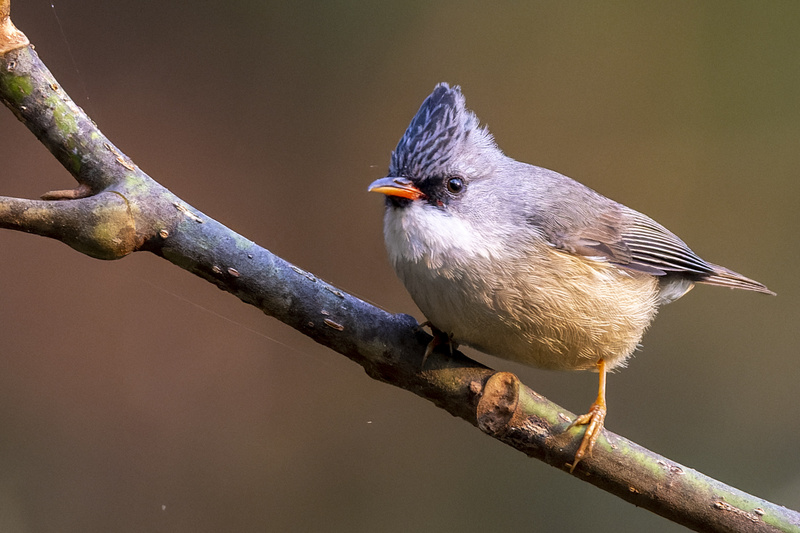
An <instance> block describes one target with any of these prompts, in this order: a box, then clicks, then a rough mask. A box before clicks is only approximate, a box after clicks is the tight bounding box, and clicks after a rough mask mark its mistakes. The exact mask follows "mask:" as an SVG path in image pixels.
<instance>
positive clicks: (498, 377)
mask: <svg viewBox="0 0 800 533" xmlns="http://www.w3.org/2000/svg"><path fill="white" fill-rule="evenodd" d="M519 386H520V382H519V378H517V376H515V375H514V374H512V373H510V372H496V373H494V374H492V375H491V376H490V377H489V379H487V380H486V384H485V385H484V387H483V394H482V395H481V398H480V400H479V401H478V408H477V420H478V427H479V428H480V429H481V431H483V432H484V433H488V434H489V435H492V436H495V437H497V436H499V435H502V434H503V433H504V432H505V431H506V429H507V427H508V423H509V422H510V421H511V418H512V417H513V416H514V413H515V412H516V410H517V406H518V405H519ZM470 390H471V391H474V387H473V385H472V384H470Z"/></svg>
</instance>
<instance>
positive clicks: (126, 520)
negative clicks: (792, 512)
mask: <svg viewBox="0 0 800 533" xmlns="http://www.w3.org/2000/svg"><path fill="white" fill-rule="evenodd" d="M519 4H520V3H513V2H509V3H495V4H494V5H493V6H492V7H488V6H487V5H485V4H483V3H478V2H466V3H464V2H433V3H430V2H403V3H398V2H383V3H370V2H308V1H306V2H292V3H283V2H270V1H267V2H264V1H260V2H256V1H228V2H192V3H186V2H163V1H153V0H147V1H141V0H140V1H137V2H122V1H117V0H102V1H101V0H85V1H82V2H61V1H59V0H56V1H55V9H53V8H52V7H51V5H50V2H49V1H48V0H27V1H24V2H23V1H21V0H14V2H13V5H12V13H13V18H14V20H15V22H16V24H17V26H19V27H20V28H21V29H22V30H23V31H24V32H25V33H26V34H27V35H28V37H29V38H30V39H31V41H32V42H33V43H35V45H36V49H37V51H38V52H39V54H40V56H41V57H42V59H43V60H44V61H45V63H46V64H47V65H48V66H49V68H50V69H51V70H52V71H53V72H54V74H55V75H56V77H57V78H58V79H59V80H60V82H61V84H62V85H63V86H64V87H65V88H66V89H67V91H68V92H69V93H70V94H71V96H72V97H73V98H74V99H75V100H76V101H77V102H78V103H79V104H80V105H81V106H83V107H84V108H85V109H86V110H87V111H88V113H89V114H90V115H91V116H92V117H93V118H94V119H95V121H96V122H97V123H98V124H99V126H100V127H101V129H102V130H103V131H104V132H105V133H106V134H107V135H108V136H109V137H110V138H111V139H112V140H113V141H114V142H115V143H116V144H117V145H118V146H119V147H120V148H121V149H122V150H123V151H125V152H126V153H127V154H128V155H129V156H131V157H132V158H133V159H134V160H135V161H136V162H137V163H138V164H139V165H140V166H141V167H142V168H143V169H144V170H145V171H147V172H149V173H150V174H151V175H152V176H153V177H154V178H155V179H156V180H158V181H160V182H161V183H162V184H164V185H165V186H167V187H168V188H170V189H171V190H172V191H174V192H175V193H177V194H178V195H179V196H181V197H182V198H183V199H185V200H186V201H187V202H189V203H191V204H192V205H194V206H196V207H197V208H198V209H201V210H202V211H204V212H205V213H207V214H208V215H210V216H212V217H215V218H217V219H218V220H220V221H221V222H223V223H225V224H227V225H229V226H230V227H231V228H233V229H235V230H237V231H238V232H240V233H242V234H244V235H245V236H247V237H248V238H250V239H253V240H255V241H256V242H258V243H259V244H261V245H263V246H265V247H267V248H269V249H270V250H272V251H273V252H275V253H277V254H278V255H281V256H282V257H284V258H286V259H288V260H290V261H292V262H294V263H296V264H297V265H299V266H301V267H303V268H305V269H308V270H310V271H312V272H314V273H315V274H317V275H319V276H321V277H323V278H325V279H327V280H329V281H330V282H332V283H334V284H336V285H338V286H339V287H342V288H344V289H346V290H348V291H351V292H353V293H355V294H357V295H359V296H361V297H362V298H365V299H367V300H369V301H372V302H374V303H376V304H378V305H381V306H383V307H385V308H387V309H389V310H392V311H397V312H407V313H411V314H414V315H415V316H417V317H418V318H420V319H421V317H420V314H419V312H418V311H417V309H416V308H415V306H414V305H413V303H412V302H411V300H410V298H409V297H408V296H407V294H406V293H405V291H404V289H403V288H402V286H401V285H400V283H399V282H398V281H397V280H396V279H395V276H394V274H393V272H392V270H391V268H390V266H389V265H388V263H387V261H386V259H385V253H384V249H383V241H382V236H381V216H382V210H383V200H382V198H380V197H378V195H371V194H368V193H367V192H366V186H367V184H369V183H370V181H372V180H373V179H375V178H377V177H381V176H383V175H384V172H385V170H386V167H387V165H388V160H389V154H390V152H391V150H392V149H393V148H394V146H395V144H396V142H397V140H398V139H399V138H400V136H401V135H402V133H403V131H404V129H405V127H406V126H407V124H408V122H409V120H410V119H411V117H412V116H413V115H414V113H415V112H416V110H417V108H418V107H419V105H420V103H421V102H422V100H423V99H424V98H425V96H426V95H427V94H428V93H429V92H430V91H431V89H432V88H433V87H434V85H435V84H436V83H437V82H439V81H448V82H450V83H453V84H460V85H461V86H462V88H463V91H464V93H465V95H466V97H467V103H468V105H469V106H470V107H471V108H472V109H474V110H475V111H476V113H477V114H478V116H479V117H480V118H481V119H482V121H484V122H486V123H487V124H488V125H489V127H490V128H491V130H492V132H493V133H494V134H495V137H496V139H497V141H498V143H499V145H500V146H501V147H502V148H503V149H504V150H505V152H506V153H508V154H509V155H511V156H513V157H515V158H517V159H520V160H524V161H528V162H531V163H536V164H538V165H541V166H545V167H548V168H553V169H556V170H558V171H561V172H563V173H565V174H567V175H569V176H572V177H574V178H576V179H578V180H580V181H583V182H584V183H586V184H587V185H589V186H591V187H593V188H595V189H597V190H598V191H600V192H602V193H604V194H606V195H607V196H610V197H612V198H614V199H616V200H618V201H621V202H623V203H626V204H628V205H630V206H631V207H634V208H636V209H638V210H640V211H643V212H645V213H647V214H649V215H650V216H652V217H654V218H655V219H656V220H658V221H660V222H661V223H663V224H665V225H666V226H667V227H669V228H670V229H672V230H673V231H675V232H676V233H677V234H678V235H679V236H681V237H682V238H683V239H684V240H686V241H687V242H688V243H689V244H690V245H691V246H692V247H693V248H694V249H695V250H696V251H697V252H698V253H700V255H702V256H703V257H704V258H706V259H708V260H711V261H714V262H717V263H720V264H723V265H726V266H728V267H731V268H733V269H735V270H738V271H740V272H742V273H744V274H746V275H748V276H752V277H754V278H755V279H758V280H759V281H762V282H764V283H766V284H767V285H768V286H769V287H770V288H771V289H773V290H774V291H776V292H777V293H778V297H777V298H770V297H766V296H762V295H758V294H748V293H744V292H732V291H727V290H723V289H718V288H710V287H699V288H697V289H696V290H695V291H693V292H692V293H691V294H690V295H688V296H687V297H686V298H684V299H682V300H680V301H679V302H677V303H675V304H672V305H671V306H668V307H666V308H665V309H663V311H662V313H661V316H660V318H659V319H658V320H657V321H656V322H655V325H654V326H653V328H652V329H651V330H650V332H649V333H648V334H647V335H646V337H645V339H644V347H643V349H642V350H641V351H639V352H638V354H637V356H636V357H635V358H634V359H633V360H632V361H631V363H630V366H629V368H628V369H626V370H624V371H622V372H620V373H617V374H615V375H612V376H611V377H610V380H609V404H610V414H609V417H608V420H607V426H608V428H609V429H611V430H612V431H615V432H618V433H621V434H623V435H625V436H627V437H629V438H631V439H633V440H634V441H636V442H639V443H640V444H642V445H645V446H647V447H650V448H652V449H653V450H656V451H658V452H660V453H662V454H664V455H666V456H668V457H670V458H672V459H674V460H676V461H679V462H681V463H683V464H684V465H687V466H690V467H693V468H697V469H699V470H701V471H703V472H705V473H707V474H709V475H711V476H714V477H717V478H718V479H720V480H722V481H724V482H726V483H729V484H732V485H734V486H736V487H738V488H740V489H743V490H746V491H749V492H752V493H754V494H756V495H759V496H762V497H764V498H767V499H769V500H772V501H774V502H776V503H780V504H783V505H786V506H789V507H792V508H795V509H798V508H800V451H798V450H800V410H798V409H797V404H798V387H797V383H798V381H800V364H798V344H800V343H799V339H800V330H799V328H798V322H799V321H800V306H798V301H799V300H800V289H799V288H798V282H797V274H796V273H795V271H794V267H795V266H796V265H797V264H798V261H799V259H800V257H798V256H799V255H800V247H798V245H797V241H798V229H799V228H800V214H798V212H799V211H800V210H798V193H800V184H799V183H798V174H799V173H800V105H798V95H799V94H800V63H799V60H798V50H800V31H798V28H800V4H798V3H796V2H791V1H785V2H769V3H762V2H755V1H751V2H737V3H731V2H723V1H720V2H704V3H695V2H665V3H661V4H657V3H644V4H643V3H639V2H606V3H601V4H598V3H594V2H570V3H562V2H536V3H531V4H530V5H528V6H525V7H522V6H520V5H519ZM0 139H2V141H1V142H0V194H3V195H8V196H22V197H37V196H38V195H40V194H42V193H43V192H44V191H46V190H51V189H59V188H68V187H71V186H72V184H73V183H74V182H73V181H72V180H71V177H70V176H69V175H68V174H67V173H66V171H64V170H63V169H62V168H60V167H59V166H58V165H57V164H56V163H55V162H54V160H53V158H52V157H51V156H50V154H49V153H48V152H47V151H46V150H45V149H44V148H43V147H42V146H41V145H39V144H38V143H37V142H36V140H35V139H34V138H33V136H32V135H30V133H29V132H28V131H27V130H26V129H25V128H24V127H23V126H22V125H21V124H19V123H17V122H16V120H15V119H14V117H13V116H12V115H11V113H9V112H7V111H6V110H4V109H3V110H0ZM0 280H1V281H0V284H1V285H0V294H1V295H2V296H1V297H2V300H1V301H0V346H2V357H0V365H2V366H1V367H0V530H2V531H12V532H17V531H18V532H49V531H121V532H128V531H131V532H134V531H136V532H138V531H165V532H203V531H208V532H212V531H365V532H366V531H383V532H392V531H398V532H399V531H483V530H490V531H503V530H510V529H511V528H523V529H525V530H528V531H573V532H584V531H592V532H597V531H643V530H647V531H654V532H656V531H657V532H661V531H681V530H682V528H679V527H678V526H676V525H674V524H672V523H670V522H667V521H666V520H664V519H662V518H659V517H657V516H655V515H652V514H650V513H648V512H646V511H643V510H640V509H637V508H635V507H633V506H631V505H629V504H627V503H624V502H622V501H621V500H618V499H617V498H614V497H612V496H610V495H607V494H605V493H603V492H601V491H599V490H597V489H595V488H593V487H591V486H590V485H588V484H586V483H582V482H580V481H578V480H576V479H573V478H571V477H569V476H567V475H564V474H563V473H562V472H559V471H557V470H555V469H552V468H549V467H547V466H545V465H543V464H541V463H539V462H537V461H531V460H528V459H526V458H525V457H524V456H523V455H521V454H519V453H518V452H515V451H513V450H511V449H509V448H507V447H505V446H503V445H501V444H499V443H497V442H495V441H493V440H492V439H490V438H487V437H485V436H483V435H481V434H480V432H479V431H477V430H476V429H474V428H472V427H471V426H469V425H468V424H466V423H465V422H463V421H461V420H457V419H454V418H452V417H450V416H449V415H447V414H445V413H444V412H443V411H440V410H438V409H436V408H435V407H433V406H432V405H431V404H428V403H426V402H424V401H422V400H420V399H419V398H417V397H416V396H413V395H411V394H409V393H407V392H404V391H401V390H398V389H394V388H392V387H389V386H386V385H383V384H380V383H377V382H374V381H372V380H371V379H369V378H368V377H367V376H366V375H365V374H364V372H363V371H362V370H361V369H360V368H359V367H357V366H356V365H354V364H353V363H350V362H349V361H347V360H346V359H344V358H343V357H342V356H339V355H337V354H335V353H333V352H330V351H328V350H326V349H323V348H321V347H319V346H317V345H316V344H314V343H313V342H311V341H309V340H307V339H306V338H304V337H303V336H301V335H300V334H298V333H296V332H294V331H293V330H291V329H289V328H287V327H286V326H283V325H282V324H280V323H278V322H277V321H275V320H273V319H271V318H268V317H265V316H263V315H262V314H260V313H259V312H258V311H257V310H255V309H252V308H249V307H247V306H245V305H244V304H241V303H239V302H238V301H237V300H236V299H234V298H233V297H231V296H229V295H227V294H225V293H222V292H220V291H218V290H216V289H215V288H214V287H212V286H211V285H209V284H208V283H205V282H203V281H201V280H199V279H196V278H194V277H193V276H192V275H190V274H188V273H186V272H184V271H182V270H180V269H178V268H176V267H174V266H173V265H171V264H169V263H167V262H166V261H163V260H161V259H158V258H156V257H154V256H152V255H149V254H134V255H133V256H131V257H128V258H126V259H124V260H122V261H118V262H110V263H104V262H100V261H97V260H93V259H89V258H87V257H85V256H82V255H80V254H78V253H77V252H74V251H73V250H71V249H70V248H68V247H66V246H64V245H63V244H61V243H58V242H55V241H49V240H46V239H43V238H39V237H34V236H30V235H25V234H20V233H13V232H8V231H4V232H0ZM474 355H475V357H476V358H478V359H479V360H481V361H483V362H485V363H487V364H489V365H491V366H494V367H496V368H500V369H505V370H511V371H514V372H517V373H518V374H519V375H520V376H521V378H522V379H523V381H525V382H526V383H527V384H528V385H530V386H532V387H533V388H534V389H535V390H537V391H539V392H540V393H542V394H544V395H546V396H548V397H549V398H551V399H552V400H554V401H556V402H558V403H560V404H561V405H563V406H565V407H567V408H569V409H571V410H573V411H581V412H583V411H584V410H585V409H586V408H588V406H589V404H590V403H591V401H592V400H593V399H594V394H595V386H596V385H595V384H596V376H595V375H593V374H588V373H569V374H567V373H564V374H559V373H553V372H545V371H538V370H534V369H529V368H524V367H520V366H517V365H514V364H512V363H509V362H506V361H502V360H498V359H494V358H491V357H488V356H485V355H482V354H474Z"/></svg>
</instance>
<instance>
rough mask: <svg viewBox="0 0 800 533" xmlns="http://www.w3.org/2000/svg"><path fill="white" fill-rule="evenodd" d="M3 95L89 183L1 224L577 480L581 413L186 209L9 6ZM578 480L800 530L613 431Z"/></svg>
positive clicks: (3, 29) (689, 517)
mask: <svg viewBox="0 0 800 533" xmlns="http://www.w3.org/2000/svg"><path fill="white" fill-rule="evenodd" d="M0 99H2V100H3V102H4V103H5V104H6V106H7V107H8V108H9V109H10V110H11V111H12V112H13V113H14V114H15V116H16V117H17V118H18V119H19V120H20V121H22V122H23V123H24V124H25V125H26V126H27V127H28V128H29V129H30V130H31V131H32V132H33V134H34V135H35V136H36V137H37V138H38V139H39V140H40V141H41V142H42V143H43V144H44V145H45V146H46V147H47V148H48V149H49V150H50V151H51V152H52V153H53V155H54V156H55V157H56V159H58V161H59V162H61V164H62V165H63V166H64V167H65V168H67V170H69V171H70V173H71V174H72V175H73V176H74V177H75V179H76V180H77V182H78V186H77V187H76V188H75V189H73V190H68V191H51V192H49V193H46V194H45V195H44V196H43V199H42V200H27V199H19V198H8V197H0V227H2V228H7V229H13V230H18V231H25V232H29V233H35V234H38V235H43V236H46V237H50V238H53V239H57V240H60V241H62V242H64V243H66V244H68V245H69V246H71V247H72V248H74V249H76V250H78V251H79V252H81V253H84V254H86V255H89V256H91V257H95V258H98V259H119V258H122V257H124V256H126V255H128V254H129V253H131V252H134V251H149V252H152V253H154V254H156V255H158V256H161V257H163V258H165V259H167V260H168V261H170V262H172V263H174V264H176V265H178V266H179V267H181V268H183V269H185V270H188V271H189V272H192V273H194V274H196V275H198V276H200V277H202V278H203V279H206V280H207V281H209V282H211V283H213V284H215V285H216V286H217V287H219V288H220V289H222V290H225V291H228V292H230V293H232V294H234V295H235V296H237V297H238V298H240V299H241V300H242V301H243V302H246V303H248V304H251V305H253V306H256V307H258V308H259V309H261V310H262V311H264V312H265V313H266V314H269V315H271V316H273V317H275V318H277V319H278V320H281V321H282V322H285V323H286V324H288V325H290V326H292V327H293V328H295V329H297V330H298V331H300V332H301V333H303V334H305V335H307V336H309V337H311V338H312V339H314V340H315V341H317V342H319V343H320V344H323V345H325V346H327V347H329V348H331V349H333V350H336V351H337V352H339V353H341V354H343V355H345V356H346V357H348V358H350V359H352V360H353V361H355V362H356V363H358V364H360V365H361V366H363V367H364V369H365V370H366V372H367V374H369V375H370V376H371V377H373V378H374V379H377V380H380V381H383V382H386V383H389V384H392V385H394V386H397V387H400V388H403V389H406V390H408V391H411V392H413V393H415V394H417V395H418V396H421V397H423V398H425V399H427V400H430V401H431V402H433V403H434V404H435V405H437V406H438V407H440V408H442V409H445V410H446V411H448V412H449V413H451V414H452V415H454V416H458V417H460V418H463V419H464V420H466V421H468V422H469V423H471V424H472V425H474V426H476V427H478V428H480V429H481V430H482V431H483V432H485V433H487V434H488V435H491V436H492V437H494V438H496V439H498V440H500V441H502V442H504V443H506V444H508V445H509V446H512V447H514V448H516V449H518V450H520V451H522V452H523V453H525V454H526V455H528V456H530V457H536V458H538V459H540V460H542V461H544V462H546V463H548V464H550V465H552V466H554V467H556V468H559V469H561V470H563V471H565V472H568V470H569V465H568V463H569V462H570V461H571V460H572V458H573V456H574V452H575V448H576V446H577V444H578V442H579V440H580V439H579V436H580V435H581V433H582V431H583V429H582V428H573V429H568V426H569V424H570V422H571V421H572V419H573V418H574V415H573V414H572V413H569V412H567V411H566V410H564V409H562V408H561V407H559V406H557V405H555V404H553V403H552V402H550V401H548V400H547V399H545V398H543V397H541V396H540V395H538V394H536V393H535V392H533V391H532V390H531V389H529V388H528V387H526V386H524V385H522V384H521V383H520V382H519V380H518V379H517V377H516V376H514V375H513V374H509V373H505V372H495V371H493V370H491V369H489V368H486V367H484V366H483V365H481V364H479V363H477V362H475V361H472V360H470V359H468V358H467V357H465V356H464V355H463V354H461V353H460V352H456V353H454V354H450V353H449V351H448V350H447V349H446V348H445V349H444V350H438V351H436V352H434V353H433V354H432V355H431V356H430V357H429V358H428V360H427V362H426V363H425V365H424V368H422V354H423V353H424V351H425V347H426V346H427V344H428V342H429V340H430V336H429V335H427V334H426V333H425V332H423V331H422V330H421V329H420V326H419V325H418V324H417V323H416V321H415V320H414V319H413V318H412V317H410V316H408V315H395V314H391V313H388V312H386V311H384V310H382V309H378V308H376V307H374V306H372V305H370V304H368V303H365V302H363V301H361V300H359V299H358V298H355V297H353V296H351V295H349V294H347V293H345V292H343V291H341V290H339V289H337V288H336V287H334V286H332V285H330V284H328V283H326V282H325V281H323V280H321V279H319V278H317V277H316V276H314V275H313V274H311V273H309V272H306V271H304V270H302V269H300V268H298V267H296V266H294V265H291V264H289V263H288V262H286V261H284V260H283V259H281V258H279V257H277V256H275V255H273V254H272V253H270V252H269V251H268V250H266V249H264V248H262V247H260V246H258V245H256V244H255V243H253V242H252V241H250V240H248V239H247V238H245V237H243V236H241V235H239V234H237V233H235V232H233V231H232V230H230V229H228V228H227V227H225V226H223V225H222V224H220V223H219V222H217V221H215V220H213V219H212V218H210V217H208V216H207V215H205V214H203V213H202V212H200V211H198V210H196V209H195V208H193V207H191V206H189V205H188V204H186V203H185V202H183V201H182V200H181V199H180V198H179V197H177V196H176V195H175V194H173V193H172V192H170V191H169V190H167V189H166V188H164V187H163V186H161V185H160V184H158V183H157V182H156V181H154V180H153V179H152V178H150V177H149V176H148V175H147V174H145V173H144V172H142V171H141V169H139V168H138V167H137V166H136V165H135V164H134V163H133V162H132V161H131V160H130V159H129V158H128V157H127V156H125V155H124V154H123V153H122V152H121V151H120V150H119V149H118V148H116V147H115V146H114V145H113V144H112V143H111V142H110V141H109V140H108V139H107V138H106V137H105V136H104V135H103V134H102V133H101V132H100V131H99V130H98V129H97V127H96V125H95V124H94V123H93V122H92V121H91V119H90V118H89V117H87V116H86V115H85V113H83V111H82V110H81V109H80V108H79V107H78V106H76V105H75V104H74V102H73V101H72V100H71V99H70V98H69V96H68V95H67V94H66V93H65V92H64V91H63V90H62V89H61V88H60V86H59V84H58V83H57V81H56V80H55V78H54V77H53V76H52V74H51V73H50V72H49V71H48V70H47V69H46V67H45V66H44V65H43V64H42V62H41V61H40V60H39V58H38V56H37V54H36V53H35V52H34V51H33V49H32V47H31V46H29V45H28V40H27V38H25V36H24V34H22V33H21V32H19V31H18V30H17V29H16V28H14V26H13V24H12V23H11V21H10V18H9V2H8V0H0ZM574 475H575V476H577V477H579V478H580V479H583V480H585V481H588V482H589V483H592V484H594V485H596V486H598V487H600V488H602V489H604V490H606V491H608V492H611V493H612V494H615V495H617V496H619V497H621V498H623V499H624V500H626V501H629V502H631V503H633V504H634V505H637V506H640V507H644V508H646V509H649V510H651V511H653V512H655V513H658V514H660V515H662V516H664V517H666V518H669V519H670V520H673V521H675V522H678V523H680V524H683V525H685V526H687V527H690V528H693V529H696V530H702V531H732V530H740V531H742V530H747V531H798V530H800V514H798V513H796V512H794V511H791V510H788V509H786V508H784V507H781V506H778V505H775V504H772V503H770V502H767V501H765V500H762V499H759V498H756V497H754V496H751V495H749V494H746V493H744V492H742V491H739V490H737V489H735V488H732V487H729V486H727V485H724V484H723V483H720V482H718V481H716V480H714V479H711V478H709V477H707V476H704V475H703V474H701V473H699V472H697V471H695V470H692V469H689V468H686V467H684V466H681V465H679V464H677V463H675V462H673V461H670V460H669V459H666V458H664V457H661V456H659V455H657V454H655V453H653V452H651V451H649V450H646V449H644V448H642V447H640V446H638V445H636V444H635V443H633V442H630V441H628V440H627V439H625V438H623V437H621V436H618V435H615V434H613V433H611V432H608V431H604V432H603V436H602V437H601V438H600V440H599V441H598V443H597V445H596V447H595V450H594V456H593V457H591V458H588V459H585V460H584V461H582V462H581V463H580V465H579V467H578V468H577V469H576V471H575V473H574Z"/></svg>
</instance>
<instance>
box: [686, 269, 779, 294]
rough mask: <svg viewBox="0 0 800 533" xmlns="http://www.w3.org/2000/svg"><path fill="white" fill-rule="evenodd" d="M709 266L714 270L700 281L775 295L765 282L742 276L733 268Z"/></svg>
mask: <svg viewBox="0 0 800 533" xmlns="http://www.w3.org/2000/svg"><path fill="white" fill-rule="evenodd" d="M709 266H710V267H711V268H713V269H714V270H713V272H711V273H710V274H708V275H707V276H705V277H703V279H700V280H698V282H699V283H705V284H707V285H717V286H720V287H729V288H731V289H744V290H746V291H755V292H761V293H764V294H771V295H772V296H775V293H774V292H772V291H771V290H769V289H768V288H767V287H766V285H764V284H763V283H759V282H757V281H756V280H754V279H750V278H748V277H747V276H742V275H741V274H739V273H738V272H734V271H733V270H729V269H727V268H725V267H722V266H719V265H714V264H709Z"/></svg>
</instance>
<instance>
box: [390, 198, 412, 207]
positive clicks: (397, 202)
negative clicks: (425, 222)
mask: <svg viewBox="0 0 800 533" xmlns="http://www.w3.org/2000/svg"><path fill="white" fill-rule="evenodd" d="M410 203H411V199H409V198H403V197H401V196H387V197H386V207H399V208H403V207H408V205H409V204H410Z"/></svg>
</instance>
